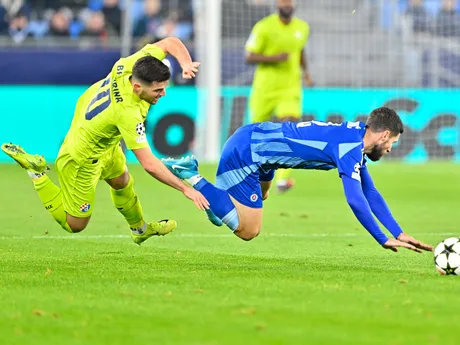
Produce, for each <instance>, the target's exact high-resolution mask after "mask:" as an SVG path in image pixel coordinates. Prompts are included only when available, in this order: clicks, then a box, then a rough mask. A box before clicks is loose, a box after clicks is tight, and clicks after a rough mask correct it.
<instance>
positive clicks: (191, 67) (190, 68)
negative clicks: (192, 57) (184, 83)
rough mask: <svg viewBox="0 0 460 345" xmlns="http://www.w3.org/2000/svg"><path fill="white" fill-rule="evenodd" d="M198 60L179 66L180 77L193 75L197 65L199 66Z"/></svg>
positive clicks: (191, 76) (189, 77)
mask: <svg viewBox="0 0 460 345" xmlns="http://www.w3.org/2000/svg"><path fill="white" fill-rule="evenodd" d="M200 64H201V63H199V62H191V63H190V64H188V65H185V66H181V67H182V78H184V79H192V78H194V77H195V73H197V72H198V67H200Z"/></svg>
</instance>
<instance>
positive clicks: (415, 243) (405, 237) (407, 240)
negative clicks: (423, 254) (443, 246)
mask: <svg viewBox="0 0 460 345" xmlns="http://www.w3.org/2000/svg"><path fill="white" fill-rule="evenodd" d="M398 240H399V241H401V242H405V243H409V244H411V245H413V246H414V247H416V248H418V249H422V250H426V251H427V252H432V251H433V246H430V245H429V244H425V243H422V242H420V241H419V240H416V239H415V238H413V237H412V236H409V235H407V234H405V233H402V234H401V235H399V236H398Z"/></svg>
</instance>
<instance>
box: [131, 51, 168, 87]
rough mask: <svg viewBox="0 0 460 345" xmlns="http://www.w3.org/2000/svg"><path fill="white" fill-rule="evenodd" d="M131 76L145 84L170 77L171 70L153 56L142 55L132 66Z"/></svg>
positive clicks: (158, 81)
mask: <svg viewBox="0 0 460 345" xmlns="http://www.w3.org/2000/svg"><path fill="white" fill-rule="evenodd" d="M133 77H134V79H136V80H139V81H141V82H143V83H145V84H151V83H152V82H157V83H160V82H162V81H166V80H169V78H171V72H170V71H169V68H168V66H166V65H165V64H164V63H163V62H161V61H160V60H158V59H156V58H154V57H153V56H144V57H142V58H140V59H139V60H137V61H136V63H135V64H134V67H133Z"/></svg>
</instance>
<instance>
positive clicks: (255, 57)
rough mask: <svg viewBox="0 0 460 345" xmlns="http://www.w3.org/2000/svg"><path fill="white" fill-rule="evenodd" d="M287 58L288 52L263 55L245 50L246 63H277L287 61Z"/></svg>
mask: <svg viewBox="0 0 460 345" xmlns="http://www.w3.org/2000/svg"><path fill="white" fill-rule="evenodd" d="M288 58H289V54H288V53H281V54H276V55H264V54H257V53H253V52H246V63H250V64H253V63H278V62H283V61H287V59H288Z"/></svg>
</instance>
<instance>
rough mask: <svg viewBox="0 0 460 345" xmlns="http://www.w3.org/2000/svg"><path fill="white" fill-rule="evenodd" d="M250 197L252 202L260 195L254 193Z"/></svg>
mask: <svg viewBox="0 0 460 345" xmlns="http://www.w3.org/2000/svg"><path fill="white" fill-rule="evenodd" d="M250 199H251V201H252V202H256V201H257V200H258V199H259V197H258V196H257V194H255V193H254V194H252V195H251V196H250Z"/></svg>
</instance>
